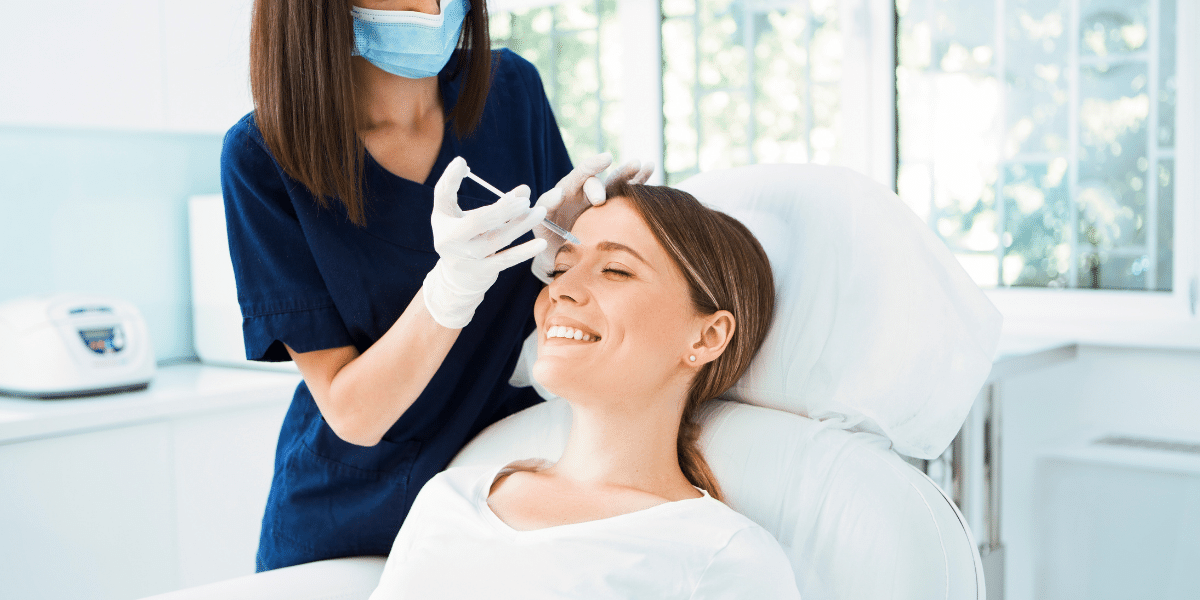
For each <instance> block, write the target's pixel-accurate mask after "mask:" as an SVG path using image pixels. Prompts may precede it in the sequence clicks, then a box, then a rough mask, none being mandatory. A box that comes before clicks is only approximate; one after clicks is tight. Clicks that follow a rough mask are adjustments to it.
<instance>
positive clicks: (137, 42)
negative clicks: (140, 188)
mask: <svg viewBox="0 0 1200 600" xmlns="http://www.w3.org/2000/svg"><path fill="white" fill-rule="evenodd" d="M251 2H252V0H205V1H204V2H184V1H182V0H124V1H122V2H94V1H91V0H60V1H59V2H55V3H53V4H52V5H51V4H45V3H37V2H15V3H7V4H6V6H5V15H4V18H2V19H0V125H20V126H36V127H42V126H48V127H78V128H101V129H119V130H143V131H194V132H214V133H215V132H223V131H225V130H226V129H228V128H229V127H230V126H231V125H232V124H233V123H234V122H235V121H236V120H237V119H238V118H239V117H241V116H242V115H243V114H245V113H246V112H249V110H250V108H251V106H252V103H251V100H250V94H249V84H248V81H247V61H248V48H249V35H250V6H251Z"/></svg>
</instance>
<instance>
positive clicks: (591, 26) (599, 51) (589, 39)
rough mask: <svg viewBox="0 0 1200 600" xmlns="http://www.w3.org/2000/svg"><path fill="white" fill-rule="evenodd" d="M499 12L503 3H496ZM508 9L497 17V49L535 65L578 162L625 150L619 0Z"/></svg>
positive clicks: (494, 21)
mask: <svg viewBox="0 0 1200 600" xmlns="http://www.w3.org/2000/svg"><path fill="white" fill-rule="evenodd" d="M492 4H493V6H495V5H497V4H498V3H495V2H493V3H492ZM542 4H545V5H544V6H538V5H537V4H536V3H534V4H533V5H532V6H531V5H530V3H528V2H526V3H523V4H522V3H520V2H517V3H512V2H510V3H509V5H510V6H509V7H507V8H508V9H507V10H503V9H504V8H506V7H505V5H504V4H500V5H499V7H498V8H501V9H502V10H494V11H493V12H492V13H491V22H490V31H491V36H492V47H493V48H508V49H510V50H512V51H513V52H516V53H517V54H519V55H521V56H522V57H524V58H525V59H526V60H528V61H529V62H532V63H533V64H534V66H536V67H537V69H538V72H539V73H540V74H541V76H542V84H543V85H544V86H545V87H546V95H547V96H548V97H549V98H550V103H551V105H552V106H553V107H554V115H555V118H556V119H557V120H558V125H559V129H560V130H561V131H562V135H563V140H564V141H565V142H566V144H567V151H568V152H569V153H570V155H571V160H573V161H575V162H578V161H580V160H582V159H584V158H587V157H588V156H591V155H593V154H596V153H598V152H604V151H607V150H609V149H611V148H613V147H616V146H619V145H620V137H621V133H620V126H621V117H622V113H621V100H620V99H621V88H622V83H623V82H622V78H621V76H620V67H621V65H620V61H621V56H620V48H621V46H620V41H619V33H620V32H619V29H618V26H617V18H616V15H617V13H616V0H566V1H562V2H550V3H546V2H543V3H542Z"/></svg>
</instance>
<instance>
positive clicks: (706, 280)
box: [606, 181, 775, 500]
mask: <svg viewBox="0 0 1200 600" xmlns="http://www.w3.org/2000/svg"><path fill="white" fill-rule="evenodd" d="M606 192H607V195H608V197H610V198H615V197H617V196H620V197H623V198H626V199H628V200H629V202H630V204H632V205H633V207H634V210H636V211H637V212H638V214H640V215H641V216H642V219H643V220H645V221H646V224H647V225H648V226H649V228H650V231H651V232H653V233H654V237H655V238H656V239H657V240H658V242H659V243H660V244H662V246H663V248H664V249H666V251H667V254H668V255H669V256H670V257H671V259H672V260H673V261H674V262H675V265H676V266H677V267H679V270H680V271H681V272H682V273H683V276H684V277H685V278H686V279H687V282H688V287H689V289H690V295H691V300H692V305H693V306H694V307H695V309H696V311H697V312H699V313H700V314H703V315H711V314H713V313H715V312H717V311H718V310H727V311H729V312H730V313H732V314H733V319H734V322H735V327H734V332H733V337H732V338H730V340H729V343H728V345H726V347H725V351H724V352H723V353H722V354H721V356H719V357H717V359H716V360H714V361H712V362H710V363H708V364H706V365H704V366H702V367H700V370H699V371H698V372H697V373H696V378H695V379H693V380H692V384H691V386H690V387H689V388H688V397H687V404H686V405H685V406H684V410H683V417H682V419H681V420H680V424H679V438H678V440H677V442H676V450H677V451H678V454H679V467H680V469H682V470H683V474H684V475H685V476H687V478H688V481H690V482H691V483H692V485H694V486H696V487H699V488H703V489H705V490H708V493H709V495H711V496H712V497H714V498H716V499H718V500H723V499H724V498H723V494H722V493H721V486H720V484H719V483H718V482H717V479H716V477H715V476H714V475H713V473H712V469H711V468H709V466H708V462H707V461H705V460H704V455H703V454H701V452H700V447H699V444H698V439H699V436H700V424H699V423H698V422H697V421H696V413H697V411H698V410H699V408H700V405H701V404H703V403H704V402H707V401H709V400H712V399H713V398H716V397H717V396H719V395H721V394H722V393H724V392H725V390H728V389H729V388H730V387H731V386H733V384H734V383H736V382H737V380H738V379H739V378H740V377H741V376H742V374H743V373H745V372H746V369H747V368H748V367H749V366H750V361H751V359H753V358H754V354H755V353H756V352H758V348H759V346H761V345H762V342H763V338H765V337H766V335H767V329H768V328H769V327H770V326H771V317H772V315H773V314H774V311H775V281H774V277H773V276H772V274H771V263H770V260H768V258H767V253H766V252H765V251H764V250H763V248H762V246H761V245H760V244H759V243H758V240H757V239H755V238H754V234H752V233H750V230H749V229H746V226H745V225H743V224H742V223H741V222H739V221H738V220H737V219H734V218H733V217H731V216H729V215H727V214H725V213H722V212H720V211H716V210H713V209H711V208H708V207H706V206H704V205H703V204H700V202H699V201H698V200H696V198H695V197H693V196H692V195H691V194H688V193H687V192H684V191H681V190H677V189H674V188H669V187H661V186H650V185H632V184H629V183H626V182H622V181H618V182H614V183H610V184H609V185H608V189H607V190H606Z"/></svg>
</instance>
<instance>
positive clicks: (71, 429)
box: [0, 365, 299, 600]
mask: <svg viewBox="0 0 1200 600" xmlns="http://www.w3.org/2000/svg"><path fill="white" fill-rule="evenodd" d="M298 381H299V376H298V375H289V374H282V373H269V372H261V371H249V370H245V369H222V368H215V367H202V366H199V365H181V366H175V367H167V368H164V369H161V370H160V371H159V373H158V375H157V376H156V378H155V382H154V384H153V386H152V387H151V389H150V390H147V391H144V392H137V393H132V394H120V395H114V396H105V397H98V398H88V399H74V400H56V401H37V400H21V399H14V398H7V397H3V396H0V598H4V599H5V600H8V599H13V600H26V599H37V598H48V599H50V598H53V599H59V598H92V599H97V600H103V599H123V600H129V599H131V598H140V597H143V596H148V595H152V594H158V593H162V592H167V591H171V590H175V589H179V588H183V587H191V586H196V585H201V584H205V583H210V582H213V581H220V580H224V579H229V578H232V577H238V576H241V575H248V574H251V573H253V572H254V554H255V551H256V549H257V547H258V534H259V526H260V523H261V519H262V514H263V508H264V506H265V505H266V500H267V492H268V491H269V489H270V485H271V476H272V473H273V463H274V451H275V442H276V440H277V439H278V435H279V427H280V424H281V423H282V421H283V415H284V413H285V412H286V410H287V407H288V405H289V403H290V400H291V396H292V392H293V390H294V389H295V386H296V383H297V382H298Z"/></svg>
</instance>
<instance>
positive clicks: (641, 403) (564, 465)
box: [546, 393, 698, 499]
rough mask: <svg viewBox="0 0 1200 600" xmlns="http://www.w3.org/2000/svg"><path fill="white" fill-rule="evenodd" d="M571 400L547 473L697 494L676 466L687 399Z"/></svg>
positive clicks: (668, 493) (674, 494) (671, 494)
mask: <svg viewBox="0 0 1200 600" xmlns="http://www.w3.org/2000/svg"><path fill="white" fill-rule="evenodd" d="M677 396H678V398H673V400H675V401H672V402H664V401H663V399H662V398H661V397H656V398H638V399H630V400H627V401H625V402H621V403H619V404H616V403H612V402H600V401H598V402H591V403H587V404H577V403H574V402H572V405H571V409H572V422H571V433H570V436H569V438H568V440H567V447H566V449H565V450H564V451H563V455H562V458H560V459H559V461H558V462H557V463H555V465H554V466H553V467H551V468H550V469H548V470H547V471H546V473H547V474H548V475H554V476H559V477H563V478H565V479H568V480H570V481H572V482H574V483H577V484H580V485H585V486H589V487H591V486H615V487H622V488H630V489H636V490H640V491H644V492H648V493H651V494H655V495H657V496H661V497H664V498H668V499H682V498H686V497H696V496H697V495H698V494H697V492H696V491H695V489H694V488H692V486H691V484H690V483H689V482H688V480H687V477H686V476H685V475H684V474H683V471H682V470H681V469H680V468H679V455H678V452H677V449H676V444H677V439H678V436H679V420H680V416H681V414H682V407H683V405H684V401H685V399H686V397H685V396H684V394H683V393H679V394H677Z"/></svg>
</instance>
